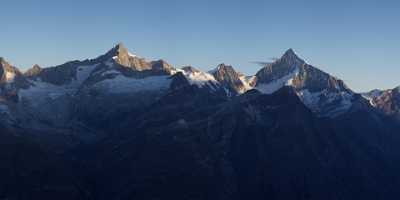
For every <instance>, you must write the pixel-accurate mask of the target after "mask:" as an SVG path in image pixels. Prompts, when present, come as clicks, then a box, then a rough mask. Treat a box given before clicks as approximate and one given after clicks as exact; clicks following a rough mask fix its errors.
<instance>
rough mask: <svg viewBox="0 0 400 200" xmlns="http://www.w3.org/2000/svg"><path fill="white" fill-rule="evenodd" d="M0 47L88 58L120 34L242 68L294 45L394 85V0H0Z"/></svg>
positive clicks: (373, 83)
mask: <svg viewBox="0 0 400 200" xmlns="http://www.w3.org/2000/svg"><path fill="white" fill-rule="evenodd" d="M0 9H1V10H0V27H1V31H0V56H3V57H5V58H6V59H7V60H8V61H10V62H11V63H12V64H13V65H16V66H19V67H20V68H22V69H26V68H27V67H30V66H31V65H33V64H35V63H38V64H40V65H41V66H45V67H46V66H52V65H57V64H61V63H64V62H65V61H68V60H74V59H85V58H93V57H96V56H97V55H100V54H102V53H104V52H105V51H107V50H108V49H110V48H111V47H112V46H113V45H114V44H115V43H117V42H123V43H124V44H125V46H127V47H128V48H129V49H130V51H131V52H132V53H136V54H138V55H140V56H143V57H146V58H149V59H158V58H163V59H165V60H167V61H168V62H169V63H171V64H173V65H175V66H177V67H179V66H182V65H189V64H190V65H193V66H194V67H197V68H199V69H202V70H208V69H211V68H213V67H215V66H216V65H217V64H219V63H222V62H224V63H226V64H231V65H233V66H234V67H235V68H236V69H238V70H239V71H242V72H243V73H245V74H253V73H255V72H256V71H257V70H258V69H259V68H260V67H259V66H257V65H255V64H253V63H252V61H268V60H269V59H270V58H271V57H277V56H280V55H281V54H282V53H283V52H284V51H285V50H286V49H288V48H293V49H295V51H296V52H297V53H298V54H299V55H300V56H301V57H303V58H304V59H305V60H307V61H308V62H309V63H311V64H314V65H315V66H318V67H320V68H321V69H323V70H325V71H327V72H329V73H331V74H333V75H335V76H337V77H339V78H341V79H343V80H345V81H346V83H347V84H348V85H349V86H350V87H351V88H353V89H354V90H356V91H366V90H369V89H373V88H393V87H395V86H397V85H400V76H399V75H400V62H399V59H400V12H399V10H400V3H398V1H382V0H381V1H378V0H377V1H368V0H367V1H365V0H357V1H352V0H336V1H321V0H319V1H317V0H310V1H289V0H286V1H284V0H281V1H278V0H276V1H268V0H247V1H245V0H242V1H238V0H219V1H218V0H214V1H211V0H176V1H174V0H143V1H139V0H136V1H135V0H131V1H128V0H120V1H95V0H80V1H78V0H63V1H58V0H35V1H34V0H4V1H2V2H1V4H0Z"/></svg>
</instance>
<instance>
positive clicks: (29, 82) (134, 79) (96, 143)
mask: <svg viewBox="0 0 400 200" xmlns="http://www.w3.org/2000/svg"><path fill="white" fill-rule="evenodd" d="M0 119H1V120H0V133H1V134H0V137H1V138H0V149H1V151H0V163H1V166H0V199H55V198H56V199H393V198H396V197H398V196H399V195H400V192H399V191H398V187H399V186H400V173H398V172H397V171H398V168H399V167H400V147H399V144H400V135H399V134H398V133H400V89H399V88H395V89H391V90H384V91H382V90H373V91H371V92H367V93H357V92H354V91H353V90H351V89H350V88H349V87H348V86H347V85H346V84H345V83H344V82H343V81H342V80H340V79H338V78H336V77H334V76H332V75H330V74H329V73H326V72H324V71H322V70H320V69H318V68H317V67H314V66H312V65H310V64H309V63H307V62H305V61H304V60H303V59H301V58H300V57H299V56H298V55H297V54H296V53H295V52H294V50H292V49H289V50H287V51H286V52H285V53H284V54H283V55H282V56H281V57H280V58H279V59H276V60H275V61H274V62H272V63H266V64H265V65H264V66H263V67H262V68H261V69H260V70H259V71H258V72H257V73H256V74H255V75H251V76H246V75H244V74H242V73H240V72H237V71H236V70H235V69H234V68H233V67H232V66H231V65H227V64H219V65H218V66H217V67H216V68H215V69H212V70H210V71H208V72H203V71H201V70H199V69H196V68H194V67H192V66H184V67H181V68H176V67H174V66H172V65H170V64H168V63H167V62H166V61H164V60H155V61H148V60H146V59H145V58H142V57H139V56H137V55H134V54H132V53H129V51H128V50H127V48H125V47H124V45H123V44H117V45H116V46H114V47H113V48H112V49H110V50H109V51H107V52H106V53H105V54H104V55H100V56H98V57H97V58H94V59H87V60H83V61H78V60H76V61H70V62H67V63H64V64H61V65H58V66H54V67H47V68H42V67H40V66H38V65H34V66H33V67H32V68H30V69H28V70H26V71H25V72H21V71H20V70H19V69H18V68H17V67H15V66H12V64H10V63H8V62H7V61H6V60H5V59H4V58H0Z"/></svg>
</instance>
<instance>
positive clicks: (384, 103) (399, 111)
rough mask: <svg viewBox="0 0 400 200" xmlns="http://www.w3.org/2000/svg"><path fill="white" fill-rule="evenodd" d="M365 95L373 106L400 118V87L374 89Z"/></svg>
mask: <svg viewBox="0 0 400 200" xmlns="http://www.w3.org/2000/svg"><path fill="white" fill-rule="evenodd" d="M364 96H365V97H366V98H367V99H368V100H369V101H370V103H371V105H372V106H374V107H375V108H377V109H379V110H380V111H381V112H383V113H385V114H386V115H389V116H393V117H395V118H397V119H399V120H400V87H397V88H394V89H390V90H384V91H379V90H374V91H371V92H369V93H367V94H364Z"/></svg>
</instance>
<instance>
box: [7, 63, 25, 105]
mask: <svg viewBox="0 0 400 200" xmlns="http://www.w3.org/2000/svg"><path fill="white" fill-rule="evenodd" d="M28 86H29V83H28V82H27V81H26V79H25V77H24V76H23V74H22V73H21V72H20V71H19V70H18V68H16V67H14V66H12V65H10V64H9V63H8V62H7V61H5V59H4V58H0V99H5V100H12V101H14V102H16V101H18V95H17V93H18V89H19V88H26V87H28Z"/></svg>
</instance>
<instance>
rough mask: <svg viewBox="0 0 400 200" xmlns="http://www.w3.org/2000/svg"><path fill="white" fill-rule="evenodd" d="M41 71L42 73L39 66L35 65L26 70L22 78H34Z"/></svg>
mask: <svg viewBox="0 0 400 200" xmlns="http://www.w3.org/2000/svg"><path fill="white" fill-rule="evenodd" d="M41 71H42V68H41V67H40V66H39V65H37V64H35V65H33V66H32V67H31V68H30V69H28V70H26V72H25V73H24V76H26V77H35V76H37V75H39V74H40V72H41Z"/></svg>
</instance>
